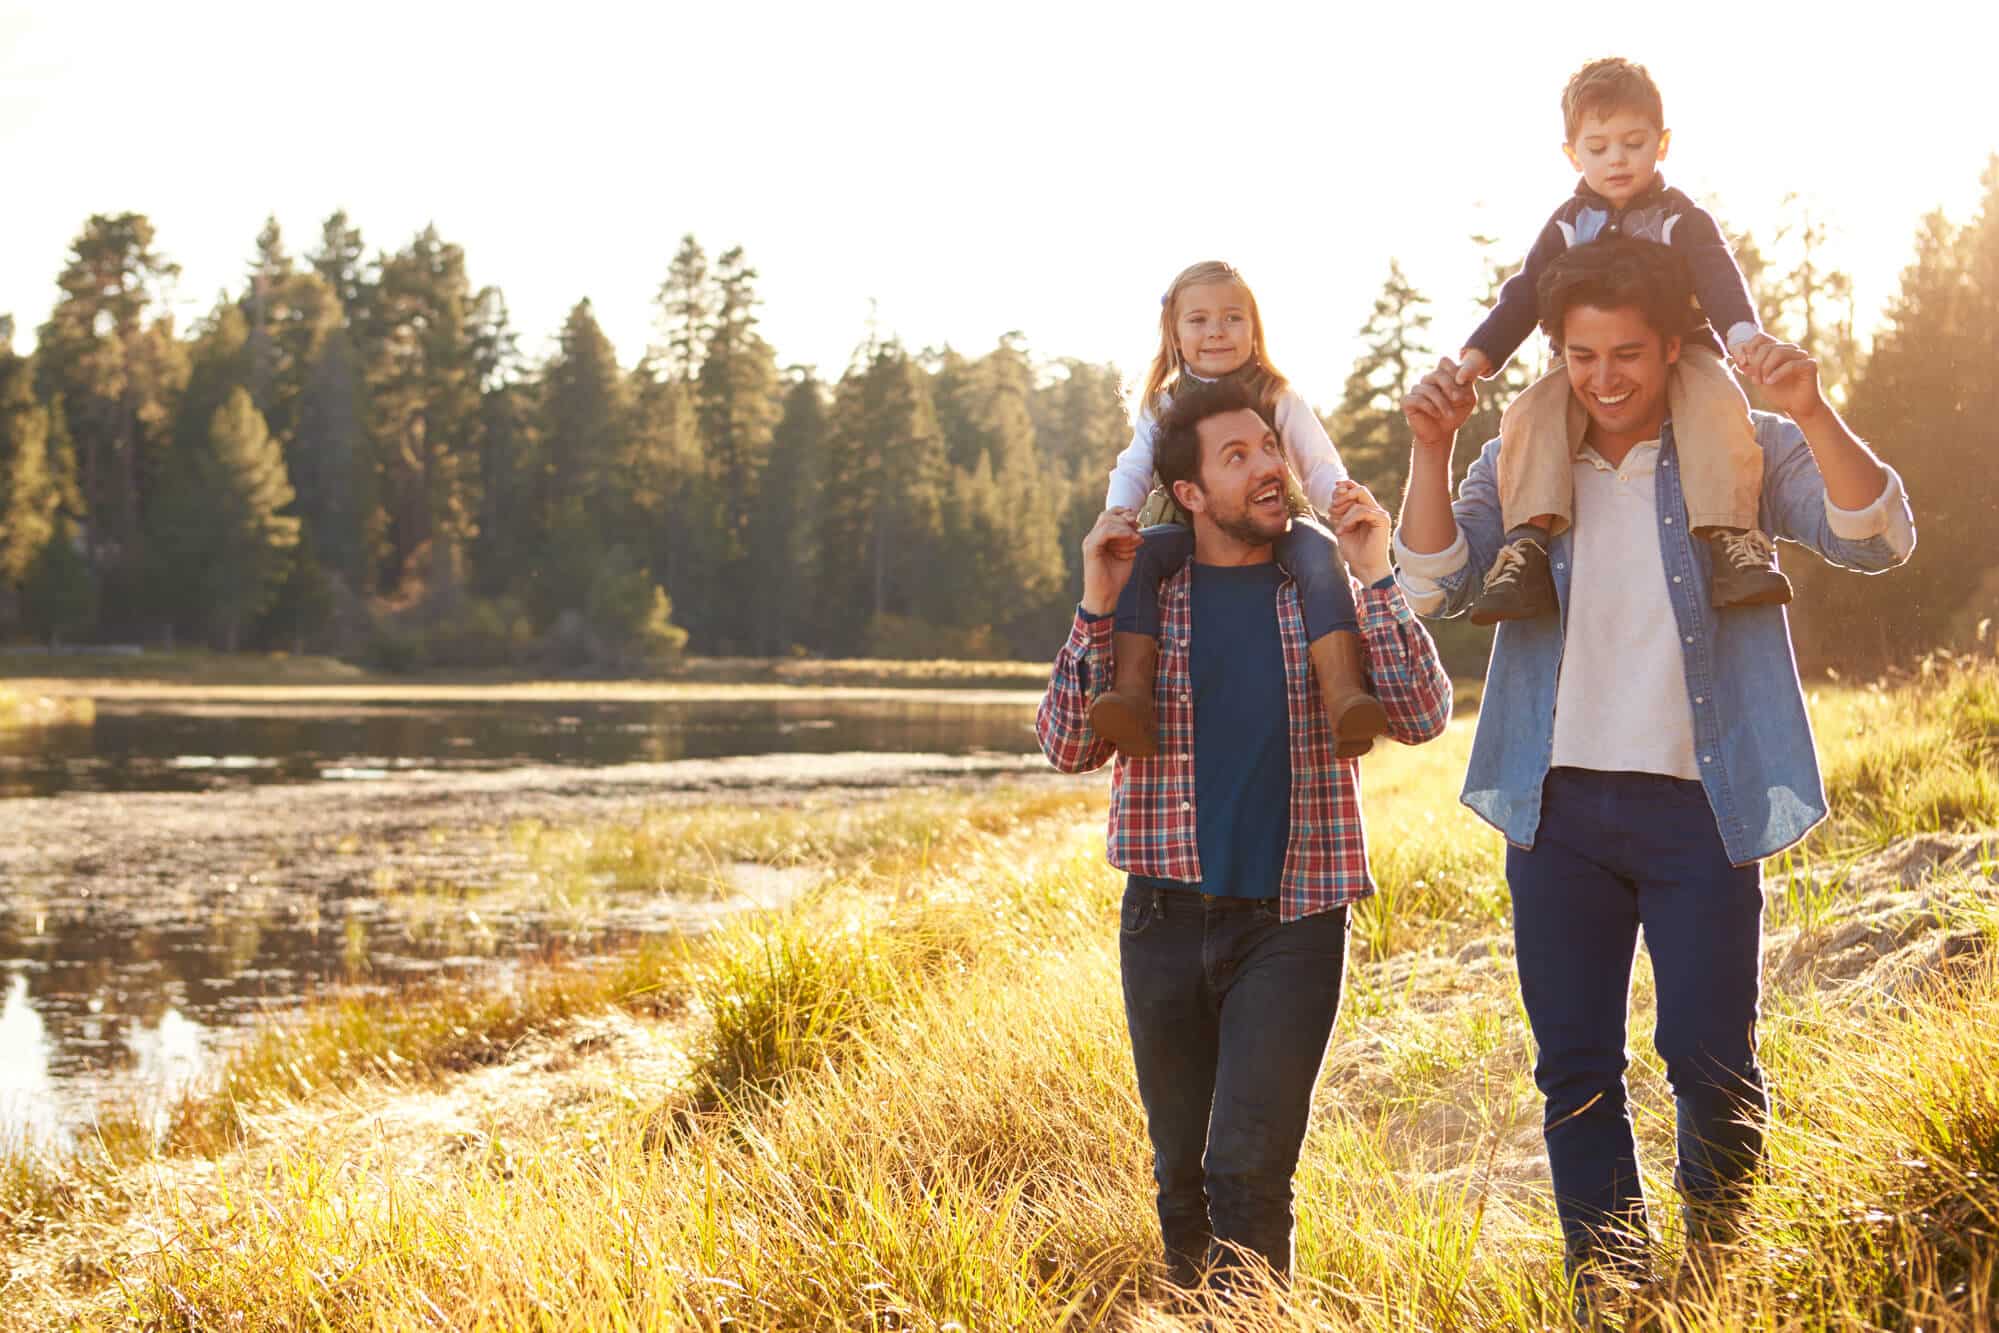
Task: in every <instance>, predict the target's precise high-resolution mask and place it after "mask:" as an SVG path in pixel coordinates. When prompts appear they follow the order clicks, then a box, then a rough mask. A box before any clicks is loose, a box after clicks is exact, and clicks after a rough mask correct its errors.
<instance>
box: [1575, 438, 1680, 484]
mask: <svg viewBox="0 0 1999 1333" xmlns="http://www.w3.org/2000/svg"><path fill="white" fill-rule="evenodd" d="M1576 461H1577V462H1578V463H1588V464H1589V465H1590V466H1591V467H1593V468H1595V469H1596V470H1597V471H1599V472H1621V473H1624V474H1625V475H1627V476H1644V475H1645V474H1647V473H1650V472H1656V471H1657V470H1658V467H1659V441H1658V440H1641V441H1640V442H1638V443H1637V444H1634V445H1632V446H1631V452H1630V453H1628V454H1626V455H1625V456H1624V465H1623V466H1622V467H1612V466H1611V465H1610V460H1609V459H1607V458H1605V457H1604V456H1603V455H1602V454H1600V453H1598V452H1597V451H1596V446H1595V445H1593V444H1591V443H1590V442H1589V441H1588V440H1587V439H1585V440H1584V441H1583V442H1582V445H1581V446H1580V447H1579V448H1578V449H1577V450H1576Z"/></svg>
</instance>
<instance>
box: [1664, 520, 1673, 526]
mask: <svg viewBox="0 0 1999 1333" xmlns="http://www.w3.org/2000/svg"><path fill="white" fill-rule="evenodd" d="M1666 526H1667V527H1669V528H1670V527H1672V526H1673V520H1672V519H1670V518H1669V519H1667V520H1666Z"/></svg>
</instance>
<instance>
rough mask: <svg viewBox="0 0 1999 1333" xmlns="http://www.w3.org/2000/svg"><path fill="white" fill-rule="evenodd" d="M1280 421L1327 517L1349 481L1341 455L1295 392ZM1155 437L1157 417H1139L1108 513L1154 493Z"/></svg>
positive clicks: (1288, 394)
mask: <svg viewBox="0 0 1999 1333" xmlns="http://www.w3.org/2000/svg"><path fill="white" fill-rule="evenodd" d="M1276 417H1277V420H1276V421H1274V422H1272V423H1271V425H1272V427H1273V428H1274V429H1275V430H1276V431H1277V439H1278V441H1279V443H1281V444H1283V446H1284V452H1285V453H1287V454H1289V455H1290V457H1291V467H1292V470H1293V471H1295V472H1297V474H1298V480H1299V482H1300V483H1301V484H1302V485H1303V486H1304V487H1305V498H1306V499H1308V500H1310V501H1311V502H1312V508H1313V509H1315V510H1317V511H1318V512H1319V513H1321V514H1323V513H1325V512H1326V511H1327V510H1329V509H1331V508H1332V507H1333V488H1334V487H1335V486H1338V485H1339V484H1340V483H1341V482H1343V481H1345V480H1346V479H1347V468H1346V464H1345V463H1342V462H1341V461H1340V451H1339V450H1338V449H1335V448H1334V447H1333V441H1332V438H1331V437H1330V436H1328V435H1327V434H1326V428H1325V425H1324V424H1323V423H1322V422H1320V420H1319V414H1318V413H1316V412H1314V411H1313V410H1312V405H1311V404H1310V403H1308V402H1306V401H1305V399H1304V396H1303V395H1301V394H1300V393H1299V392H1298V391H1297V390H1296V389H1289V388H1287V389H1286V390H1285V391H1284V394H1283V396H1282V397H1280V398H1279V399H1278V400H1277V412H1276ZM1152 431H1153V414H1152V413H1151V412H1149V411H1148V412H1140V413H1139V414H1138V421H1137V423H1136V424H1135V425H1134V426H1133V428H1132V432H1131V443H1130V444H1128V445H1126V446H1125V447H1124V452H1122V453H1120V454H1119V455H1118V456H1117V464H1116V465H1115V466H1114V467H1112V468H1111V480H1110V487H1109V489H1108V491H1107V493H1106V494H1105V497H1104V507H1105V508H1106V509H1115V508H1117V507H1119V506H1120V505H1122V506H1124V507H1125V508H1128V509H1136V508H1138V507H1139V506H1140V505H1142V504H1144V503H1145V497H1146V496H1148V495H1150V494H1151V493H1152V480H1153V464H1152Z"/></svg>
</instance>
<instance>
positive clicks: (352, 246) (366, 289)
mask: <svg viewBox="0 0 1999 1333" xmlns="http://www.w3.org/2000/svg"><path fill="white" fill-rule="evenodd" d="M306 262H307V263H309V264H311V265H312V268H313V271H314V272H315V273H317V274H319V276H320V278H321V279H322V280H324V281H325V283H326V285H327V286H328V287H330V288H332V289H333V294H334V296H335V297H336V298H337V299H338V300H339V302H340V309H341V310H342V312H343V313H344V314H345V316H346V319H347V322H348V324H349V326H350V327H352V326H356V325H359V326H363V327H365V326H367V325H368V324H369V323H370V322H371V315H372V309H371V307H372V304H373V303H372V300H371V298H372V297H373V294H374V289H375V281H374V274H373V273H372V272H371V269H372V268H373V267H374V266H372V265H371V264H369V262H368V258H367V248H366V246H364V245H363V244H362V241H361V229H360V228H359V227H357V226H355V225H354V224H353V222H352V221H350V220H349V219H348V217H347V212H346V210H345V209H342V210H339V211H337V212H335V213H334V214H333V215H332V216H331V217H329V218H327V219H326V223H325V226H324V227H323V228H322V229H321V230H320V237H319V249H317V250H315V251H313V252H312V253H311V254H310V255H307V256H306Z"/></svg>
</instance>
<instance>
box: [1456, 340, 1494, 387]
mask: <svg viewBox="0 0 1999 1333" xmlns="http://www.w3.org/2000/svg"><path fill="white" fill-rule="evenodd" d="M1491 373H1492V358H1490V357H1488V356H1487V355H1486V354H1485V353H1484V352H1481V351H1479V350H1478V348H1476V347H1467V348H1465V349H1464V350H1463V351H1462V352H1459V353H1458V383H1460V384H1470V383H1471V382H1472V381H1473V380H1482V379H1484V378H1485V377H1486V376H1487V375H1490V374H1491Z"/></svg>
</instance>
